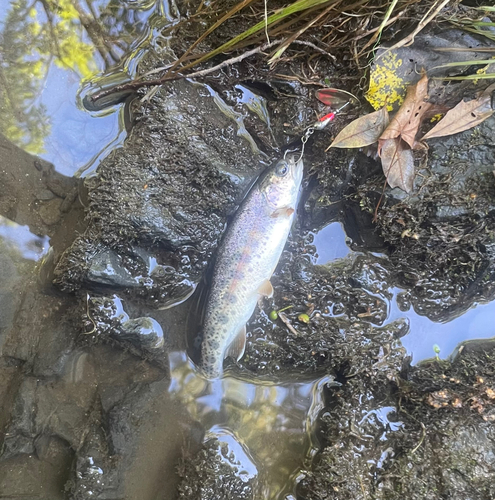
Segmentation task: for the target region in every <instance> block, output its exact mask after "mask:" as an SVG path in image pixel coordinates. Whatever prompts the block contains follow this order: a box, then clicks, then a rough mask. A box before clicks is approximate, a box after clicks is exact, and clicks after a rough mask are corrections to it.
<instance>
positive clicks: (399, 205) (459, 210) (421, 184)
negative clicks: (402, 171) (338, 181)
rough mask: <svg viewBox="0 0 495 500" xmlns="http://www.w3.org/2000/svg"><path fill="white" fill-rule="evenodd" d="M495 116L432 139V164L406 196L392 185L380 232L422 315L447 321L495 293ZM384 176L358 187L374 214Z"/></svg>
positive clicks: (382, 211) (402, 282)
mask: <svg viewBox="0 0 495 500" xmlns="http://www.w3.org/2000/svg"><path fill="white" fill-rule="evenodd" d="M494 128H495V118H493V117H492V118H490V119H488V120H486V121H485V122H484V123H482V124H481V125H480V126H479V127H477V128H475V129H473V130H468V131H466V132H463V133H461V134H456V135H454V136H451V137H447V138H442V139H434V140H431V141H429V143H430V151H429V155H428V169H425V170H422V171H420V172H419V173H418V175H417V177H416V191H415V193H413V194H412V195H411V196H406V195H405V193H403V192H401V191H400V190H399V189H395V190H390V189H387V190H386V193H385V194H386V196H385V200H384V201H383V202H382V203H381V205H380V207H379V209H378V210H377V218H376V230H377V232H378V233H379V235H380V236H381V237H382V238H383V239H384V240H385V241H386V243H387V244H388V245H389V250H390V261H391V263H392V265H393V266H394V268H395V272H396V274H397V276H398V283H399V285H400V286H402V287H403V288H406V289H409V290H410V293H409V299H410V301H411V303H412V304H413V307H414V308H415V310H416V311H417V312H418V313H419V314H423V315H426V316H428V317H429V318H430V319H433V320H435V321H445V320H448V319H449V318H453V317H455V316H457V315H459V314H460V313H462V312H464V311H466V310H467V309H468V308H469V307H471V305H472V304H473V303H474V302H478V301H489V300H491V299H492V298H493V297H494V296H495V286H494V283H495V281H494V278H495V254H494V248H495V246H494V243H495V176H494V175H493V164H494V161H495V157H494V152H493V149H494V148H493V146H494V145H495V142H494V137H495V134H494ZM381 185H382V179H375V180H370V181H368V182H367V183H366V184H365V185H364V186H361V187H360V188H359V192H358V197H359V198H360V200H361V201H360V203H361V206H362V207H363V208H364V209H365V210H368V211H369V212H370V213H374V212H375V210H376V207H377V204H378V203H379V199H380V191H381Z"/></svg>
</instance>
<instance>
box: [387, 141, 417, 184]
mask: <svg viewBox="0 0 495 500" xmlns="http://www.w3.org/2000/svg"><path fill="white" fill-rule="evenodd" d="M378 154H379V155H380V158H381V159H382V168H383V173H384V174H385V177H386V178H387V182H388V184H389V186H390V187H391V188H395V187H399V188H401V189H402V190H404V191H406V192H407V193H410V192H411V191H412V189H413V184H414V156H413V153H412V151H411V149H409V147H408V146H407V145H406V143H405V142H404V141H403V140H402V139H401V138H400V137H394V138H392V139H380V140H379V141H378Z"/></svg>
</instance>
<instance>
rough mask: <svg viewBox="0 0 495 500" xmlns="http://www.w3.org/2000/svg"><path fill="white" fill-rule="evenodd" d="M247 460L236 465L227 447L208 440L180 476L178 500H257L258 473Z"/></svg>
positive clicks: (190, 459) (232, 453) (222, 443)
mask: <svg viewBox="0 0 495 500" xmlns="http://www.w3.org/2000/svg"><path fill="white" fill-rule="evenodd" d="M246 461H249V460H248V458H247V456H246V455H244V462H241V461H239V460H238V459H237V458H236V456H235V454H234V452H233V450H232V449H230V447H229V445H228V444H227V443H225V442H222V441H220V440H218V439H216V438H212V439H210V440H208V441H207V442H206V443H205V444H204V446H203V448H202V449H201V450H200V451H199V452H198V453H197V454H196V455H195V456H194V457H192V458H189V459H186V461H185V462H184V465H183V466H182V467H181V468H180V470H179V473H180V475H181V477H182V481H181V483H180V484H179V498H181V499H187V500H256V498H259V497H258V496H257V495H256V492H257V473H256V474H254V473H253V472H252V470H253V469H255V467H254V465H253V464H252V463H246Z"/></svg>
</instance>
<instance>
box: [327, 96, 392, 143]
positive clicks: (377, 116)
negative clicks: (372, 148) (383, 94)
mask: <svg viewBox="0 0 495 500" xmlns="http://www.w3.org/2000/svg"><path fill="white" fill-rule="evenodd" d="M388 122H389V118H388V111H387V107H386V106H383V108H381V109H379V110H378V111H375V112H373V113H370V114H368V115H364V116H361V117H360V118H358V119H357V120H354V121H352V122H351V123H349V125H347V127H344V128H343V129H342V130H341V131H340V132H339V134H338V135H337V137H336V138H335V139H334V140H333V142H332V144H330V146H329V148H362V147H364V146H369V145H370V144H373V143H374V142H376V141H378V139H379V137H380V136H381V135H382V133H383V131H384V130H385V129H386V127H387V125H388Z"/></svg>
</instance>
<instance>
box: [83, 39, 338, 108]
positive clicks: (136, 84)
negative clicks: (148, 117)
mask: <svg viewBox="0 0 495 500" xmlns="http://www.w3.org/2000/svg"><path fill="white" fill-rule="evenodd" d="M281 42H282V40H273V41H271V42H270V43H264V44H263V45H260V46H259V47H256V48H254V49H252V50H248V51H247V52H244V53H243V54H241V55H239V56H237V57H232V58H230V59H227V60H225V61H223V62H221V63H220V64H217V65H216V66H212V67H211V68H206V69H202V70H201V71H195V72H194V73H189V74H187V75H181V74H177V73H176V74H174V75H172V76H167V75H165V76H163V77H161V78H156V79H154V80H139V79H137V80H133V81H132V82H127V83H122V84H121V85H115V87H111V88H109V89H107V90H102V91H101V92H98V93H96V94H94V95H92V96H91V97H90V100H91V101H92V102H95V101H97V100H98V99H102V98H103V97H108V96H109V95H112V94H115V93H117V92H124V91H127V90H132V91H134V90H138V89H140V88H142V87H153V86H156V85H162V84H163V83H165V82H172V81H175V80H180V79H182V78H200V77H202V76H207V75H209V74H211V73H215V71H218V70H220V69H222V68H225V67H227V66H232V65H233V64H236V63H239V62H241V61H243V60H244V59H246V58H248V57H251V56H254V55H256V54H259V53H260V52H263V51H264V50H267V49H269V48H271V47H273V46H274V45H277V44H279V43H281ZM292 43H293V44H296V45H305V46H307V47H311V48H312V49H314V50H316V51H317V52H319V53H321V54H323V55H326V56H328V57H331V58H332V59H334V60H335V56H333V55H332V54H330V53H328V52H327V51H326V50H323V49H321V48H320V47H318V46H317V45H315V44H314V43H312V42H306V41H304V40H294V41H293V42H292ZM163 69H168V68H167V67H165V68H163ZM150 73H151V72H150ZM150 73H148V74H150Z"/></svg>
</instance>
